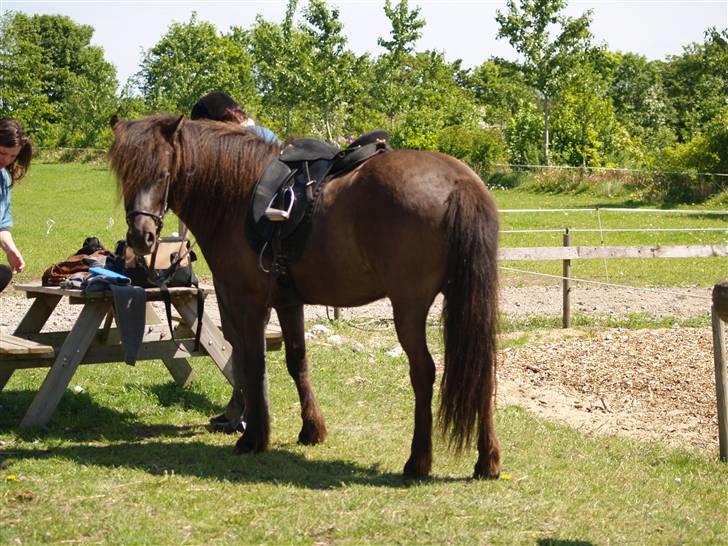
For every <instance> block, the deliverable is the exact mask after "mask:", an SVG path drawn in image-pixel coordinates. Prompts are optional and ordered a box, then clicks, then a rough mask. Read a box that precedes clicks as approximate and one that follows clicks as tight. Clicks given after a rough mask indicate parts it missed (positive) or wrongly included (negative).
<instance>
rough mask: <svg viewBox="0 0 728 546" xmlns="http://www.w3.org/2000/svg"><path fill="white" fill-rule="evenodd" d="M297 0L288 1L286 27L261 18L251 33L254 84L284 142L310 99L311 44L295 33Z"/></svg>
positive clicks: (301, 128) (284, 23)
mask: <svg viewBox="0 0 728 546" xmlns="http://www.w3.org/2000/svg"><path fill="white" fill-rule="evenodd" d="M297 5H298V0H288V5H287V8H286V16H285V19H284V20H283V23H280V24H279V23H272V22H269V21H266V20H265V19H263V18H262V17H261V16H260V15H259V16H258V17H257V18H256V20H255V21H256V22H255V25H254V26H253V28H252V29H251V30H250V42H249V51H250V53H251V55H252V57H253V59H254V60H255V63H254V67H253V71H254V74H255V82H256V85H257V88H258V92H259V93H260V96H261V99H262V101H263V109H264V110H265V112H266V113H267V115H268V117H269V119H270V121H271V122H272V123H271V125H272V126H273V127H274V128H275V129H277V130H278V131H279V132H282V134H283V137H284V138H288V137H289V136H291V135H292V134H293V133H294V131H302V132H303V131H305V128H304V127H303V126H300V127H294V123H295V114H296V111H297V109H299V108H300V107H301V106H302V105H303V104H305V102H306V100H307V98H308V86H309V82H310V78H311V58H312V55H313V53H312V50H313V48H312V43H311V39H310V37H309V36H308V35H306V34H305V33H303V32H301V31H299V30H298V29H296V27H295V25H294V22H293V18H294V16H295V13H296V6H297Z"/></svg>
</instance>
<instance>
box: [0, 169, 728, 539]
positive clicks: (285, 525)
mask: <svg viewBox="0 0 728 546" xmlns="http://www.w3.org/2000/svg"><path fill="white" fill-rule="evenodd" d="M496 198H497V200H498V204H499V207H500V208H501V209H506V208H534V207H539V208H541V207H551V208H556V207H567V208H571V207H593V206H596V205H599V206H607V205H611V206H619V205H620V202H619V201H618V200H616V199H615V200H612V201H609V202H606V201H605V200H604V199H601V198H595V197H589V196H584V195H581V196H561V197H553V196H540V195H533V194H526V193H519V192H516V191H497V192H496ZM14 212H15V218H16V221H17V228H16V230H15V233H16V239H17V240H18V243H19V245H20V247H21V248H22V249H23V250H24V254H25V257H26V260H27V261H28V263H29V266H28V272H27V273H26V274H24V275H23V276H22V277H21V280H25V281H31V280H36V279H38V278H39V276H40V274H41V272H42V270H43V269H44V268H45V267H47V265H49V264H50V263H51V262H53V261H57V260H59V259H61V258H63V257H65V256H67V255H68V254H70V253H72V252H73V251H74V250H75V249H76V248H78V247H79V246H80V245H81V242H82V241H83V239H84V238H85V237H87V236H89V235H96V236H98V237H100V238H101V240H102V241H103V242H104V243H105V244H107V246H111V245H112V244H113V242H114V241H116V240H117V239H120V238H122V237H123V234H124V231H125V227H124V222H123V210H122V208H121V207H120V206H118V205H117V201H116V195H115V186H114V183H113V180H112V178H111V176H110V175H109V173H108V171H107V170H106V169H105V168H103V167H99V166H93V165H42V164H38V165H34V166H33V168H32V169H31V174H30V177H29V178H28V179H27V180H26V181H23V183H21V184H19V185H18V187H17V188H16V190H15V191H14ZM554 214H556V215H559V216H553V217H552V216H550V215H546V214H538V215H513V216H511V215H508V214H504V215H503V218H502V224H503V228H504V229H523V228H525V227H528V228H542V229H547V228H548V229H550V228H559V227H564V226H566V225H568V226H569V227H579V226H589V227H593V225H594V217H593V213H578V214H573V213H568V215H567V214H565V213H554ZM614 214H615V216H609V218H610V221H614V222H617V218H616V217H617V216H619V214H618V213H614ZM110 218H113V219H114V222H113V225H111V222H110V221H109V219H110ZM49 219H52V220H54V221H55V223H54V224H52V227H51V229H50V232H48V224H47V220H49ZM601 219H602V222H603V224H606V222H607V216H606V214H604V215H602V218H601ZM621 221H622V222H625V223H626V222H631V224H629V225H639V224H638V219H637V217H636V216H634V215H627V214H624V216H622V218H621ZM645 221H650V222H652V223H653V224H654V225H660V226H664V227H681V226H682V227H687V226H693V225H700V226H719V225H720V223H721V222H723V220H722V219H716V218H714V217H713V216H711V215H705V216H701V217H699V218H688V217H683V216H678V215H659V216H648V217H646V220H645ZM169 225H174V222H171V223H169ZM610 225H611V224H610ZM614 225H619V224H616V223H615V224H614ZM579 237H581V236H579ZM612 237H614V239H613V238H612ZM616 237H617V236H616V235H614V236H612V235H609V237H608V238H607V240H606V241H605V242H606V244H650V243H649V242H646V241H645V239H644V237H649V236H648V235H646V234H635V233H633V234H629V235H624V236H619V237H620V239H617V238H616ZM662 237H663V236H662V235H661V236H660V238H661V241H660V242H661V243H662V244H689V242H690V241H695V240H697V239H695V238H697V237H699V238H700V242H701V244H704V243H707V242H715V243H723V242H725V235H724V234H712V235H710V238H709V237H708V236H707V235H700V236H697V235H696V236H694V237H693V238H692V239H691V236H689V235H686V234H675V235H670V236H669V238H670V240H669V241H668V240H666V239H667V238H668V235H665V236H664V237H665V239H662ZM502 240H503V244H505V245H508V246H538V245H559V244H560V236H558V235H557V236H553V235H548V234H538V235H530V236H527V237H526V236H520V235H504V236H503V239H502ZM596 241H597V242H596V243H594V242H593V240H590V241H589V242H587V241H586V240H585V242H581V241H579V240H578V239H577V240H576V241H574V244H599V240H598V239H596ZM633 263H634V262H633ZM515 265H522V266H523V267H524V268H529V269H537V268H539V267H542V268H543V269H540V270H544V271H549V268H550V267H551V265H549V264H546V265H544V264H534V263H529V264H515ZM688 265H689V266H690V274H689V275H688V274H687V271H688V267H687V266H688ZM724 265H725V260H724V259H722V258H718V259H712V260H695V261H694V263H693V262H691V263H690V264H679V263H678V261H677V260H641V261H639V264H635V265H632V264H630V262H629V261H627V260H622V261H619V262H618V261H616V260H612V261H610V262H609V264H608V266H609V268H610V270H612V271H613V272H614V271H616V270H617V268H618V267H619V269H620V270H621V269H622V268H627V272H625V275H627V273H629V274H630V276H629V278H625V279H624V280H623V282H625V283H629V284H632V283H634V284H663V285H673V284H674V285H688V284H694V285H704V286H709V285H710V284H712V283H714V282H715V280H716V278H720V277H721V276H722V275H721V274H720V271H721V269H722V268H723V266H724ZM578 267H579V268H581V267H582V266H581V265H579V266H578ZM583 267H584V268H585V269H584V270H583V272H582V270H581V269H577V266H575V267H574V270H575V273H574V274H575V275H577V274H578V275H582V274H583V275H587V274H589V275H593V276H594V277H595V278H601V277H603V275H604V271H603V269H604V264H603V263H601V264H596V265H595V266H594V268H595V269H594V272H591V271H590V270H589V269H588V267H591V266H588V265H585V266H583ZM600 268H601V271H600ZM630 268H633V269H630ZM553 269H554V270H555V271H557V272H558V271H560V264H555V265H554V267H553ZM198 270H200V271H201V272H202V274H203V275H204V274H205V271H206V270H205V267H204V264H201V267H199V268H198ZM633 274H634V275H635V276H634V277H633V276H632V275H633ZM511 280H512V282H532V281H531V280H530V279H529V278H526V277H518V278H513V279H511ZM668 322H670V321H668ZM544 325H545V326H548V325H550V322H549V320H548V319H544V318H539V317H532V318H531V319H529V321H527V322H518V323H516V322H507V323H506V324H504V331H512V330H522V329H530V328H535V327H543V326H544ZM619 325H620V326H623V327H650V326H654V325H655V324H652V323H650V322H649V321H648V322H644V321H642V322H639V321H637V322H635V321H627V322H625V323H621V324H619ZM329 326H331V327H332V328H333V330H334V332H333V333H336V334H338V335H340V336H341V337H342V338H343V340H344V342H343V343H342V344H341V345H333V344H331V343H330V342H328V340H327V339H324V338H323V337H318V338H314V339H313V340H311V341H310V342H309V350H310V361H311V363H312V372H313V383H314V385H315V388H316V390H317V394H318V398H319V402H320V404H321V407H322V410H323V412H324V414H325V416H326V417H327V425H328V429H329V439H328V440H327V442H326V443H325V444H323V445H321V446H316V447H308V448H306V447H302V446H299V445H297V444H296V436H297V433H298V428H299V427H300V418H299V405H298V401H297V397H296V394H295V388H294V386H293V383H292V381H291V379H290V378H289V377H288V375H287V372H286V368H285V363H284V361H283V356H282V354H281V353H280V352H274V353H269V373H270V378H269V379H270V398H271V407H272V410H271V413H272V420H273V422H272V427H273V432H272V447H271V450H270V452H268V453H266V454H263V455H257V456H234V455H233V454H232V446H233V444H234V441H235V439H236V438H235V437H230V436H224V435H220V434H212V433H210V432H208V431H207V430H206V428H205V424H206V423H207V419H208V418H209V417H210V416H211V415H213V414H215V413H217V412H219V411H220V410H221V409H222V408H223V406H224V404H225V403H226V401H227V398H228V396H229V393H230V389H229V386H228V385H227V384H226V383H225V381H224V379H223V377H222V375H221V374H220V373H219V371H217V369H216V368H215V366H214V364H213V363H212V362H211V361H210V360H209V359H206V358H199V359H193V362H192V365H193V366H194V368H195V370H196V372H197V374H198V376H199V377H200V380H199V381H198V382H197V383H195V384H194V385H192V386H191V387H190V388H187V389H181V388H178V387H177V386H175V384H174V383H173V381H172V380H171V378H170V376H169V374H168V373H167V371H166V369H165V367H164V366H163V364H162V363H161V362H156V361H151V362H140V363H138V364H137V366H136V367H129V366H126V365H124V364H115V365H107V366H86V367H82V368H81V369H80V370H79V372H78V373H77V374H76V375H75V376H74V378H73V380H72V382H71V385H70V388H69V389H68V390H67V392H66V394H65V395H64V397H63V399H62V401H61V404H60V406H59V408H58V410H57V412H56V413H55V415H54V417H53V418H52V419H51V421H50V423H49V425H48V427H47V428H46V429H43V430H33V431H20V430H19V429H18V428H17V423H18V422H19V421H20V419H21V418H22V415H23V414H24V412H25V410H26V409H27V407H28V405H29V404H30V401H31V400H32V397H33V396H34V393H35V391H36V389H37V387H38V385H39V384H40V382H41V381H42V378H43V372H41V371H19V372H17V373H15V374H14V375H13V377H12V378H11V380H10V382H9V383H8V385H7V387H6V388H5V390H4V391H3V392H2V393H0V544H14V543H23V544H27V543H31V544H38V543H49V542H50V543H82V544H92V543H119V544H183V543H189V544H203V543H204V544H236V543H239V544H260V543H263V544H395V543H404V544H414V543H423V544H432V543H448V544H487V543H497V544H539V545H545V544H584V545H586V544H604V543H617V544H725V543H728V525H726V521H727V520H726V514H728V465H726V464H723V463H720V462H718V461H717V460H716V459H717V457H716V454H715V453H705V452H700V451H687V450H675V449H669V448H667V447H665V446H662V445H659V444H655V443H647V442H638V441H633V440H627V439H624V438H619V437H612V436H586V435H583V434H580V433H578V432H576V431H574V430H572V429H569V428H566V427H562V426H558V425H555V424H552V423H549V422H547V421H544V420H542V419H539V418H536V417H534V416H532V415H531V414H529V413H527V412H525V411H524V410H522V409H520V408H517V407H500V408H499V409H498V410H497V412H496V415H497V429H498V433H499V437H500V440H501V445H502V451H503V461H504V469H505V471H506V473H505V474H504V476H503V479H500V480H497V481H489V482H476V481H472V480H470V479H469V476H470V475H471V473H472V466H473V464H474V462H475V453H474V452H473V451H466V452H465V453H464V454H463V455H462V456H461V457H459V458H458V457H455V456H454V455H453V454H452V453H450V452H448V451H447V450H446V449H445V441H444V440H442V439H440V438H436V439H435V461H434V465H433V477H432V479H430V480H426V481H421V482H407V481H405V480H403V479H402V478H401V475H400V473H401V470H402V467H403V465H404V462H405V460H406V458H407V455H408V452H409V443H410V439H411V433H412V415H413V397H412V392H411V388H410V385H409V378H408V372H407V362H406V360H405V358H404V357H401V356H400V357H393V356H390V354H389V351H390V350H391V349H392V348H393V347H395V346H396V343H397V342H396V337H395V334H394V329H393V327H392V325H391V322H389V321H381V322H366V323H364V322H358V323H340V324H338V325H333V326H332V325H329ZM599 326H613V324H604V325H599ZM429 339H430V345H431V349H432V352H433V354H435V355H439V354H441V352H442V348H441V340H440V335H439V333H438V332H437V330H436V329H435V327H434V325H432V328H431V331H430V335H429ZM435 358H436V359H438V358H439V357H438V356H436V357H435Z"/></svg>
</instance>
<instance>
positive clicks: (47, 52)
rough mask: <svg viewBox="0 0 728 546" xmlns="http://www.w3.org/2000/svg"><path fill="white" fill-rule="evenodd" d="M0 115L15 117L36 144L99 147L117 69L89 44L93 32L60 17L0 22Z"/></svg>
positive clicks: (13, 16) (18, 16)
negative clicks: (0, 69)
mask: <svg viewBox="0 0 728 546" xmlns="http://www.w3.org/2000/svg"><path fill="white" fill-rule="evenodd" d="M0 31H1V33H0V66H2V67H3V70H2V71H1V72H0V87H2V89H3V96H2V98H0V116H10V117H17V118H19V119H20V120H21V121H22V122H23V123H24V124H25V125H26V129H27V130H28V132H29V133H30V134H31V135H32V136H33V138H34V141H35V142H36V144H40V145H43V146H98V145H100V144H101V143H103V141H104V135H103V127H104V126H105V125H106V123H107V121H108V119H109V117H110V115H111V113H112V112H113V111H114V110H115V109H116V97H115V92H116V85H117V83H116V69H115V68H114V67H113V65H111V64H110V63H108V62H107V61H106V60H105V59H104V56H103V52H102V50H101V49H100V48H98V47H96V46H92V45H90V43H91V37H92V36H93V32H94V31H93V28H91V27H90V26H88V25H79V24H76V23H74V22H73V21H72V20H71V19H70V18H68V17H64V16H60V15H33V16H28V15H25V14H23V13H13V12H6V13H5V14H3V16H2V19H1V20H0Z"/></svg>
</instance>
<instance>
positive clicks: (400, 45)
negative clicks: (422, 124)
mask: <svg viewBox="0 0 728 546" xmlns="http://www.w3.org/2000/svg"><path fill="white" fill-rule="evenodd" d="M384 13H385V14H386V16H387V18H388V19H389V21H390V23H391V25H392V28H391V31H390V39H389V40H385V39H384V38H378V39H377V44H379V45H380V46H381V47H383V48H384V49H385V53H384V54H383V55H381V56H380V57H379V59H378V60H377V63H376V65H375V72H376V80H375V82H374V83H375V85H374V87H373V88H372V91H371V92H372V95H373V97H374V100H375V101H376V102H377V103H379V105H380V107H381V108H383V109H384V112H385V114H386V116H387V118H388V120H389V127H390V129H391V128H393V127H394V125H395V121H396V118H397V116H399V115H400V114H401V113H402V112H403V111H405V110H406V105H407V104H408V102H409V100H410V93H411V91H412V90H413V89H414V88H415V81H414V80H415V79H416V78H417V76H416V75H414V76H413V75H412V72H413V71H412V66H411V61H412V55H411V52H412V50H413V49H414V46H415V43H416V42H417V40H418V39H419V38H420V36H421V35H422V33H421V32H420V29H421V28H422V27H424V26H425V21H424V19H421V18H420V16H419V14H420V8H414V9H412V10H410V9H409V6H408V2H407V0H400V1H399V2H398V3H397V5H396V6H395V7H392V3H391V0H386V1H385V3H384Z"/></svg>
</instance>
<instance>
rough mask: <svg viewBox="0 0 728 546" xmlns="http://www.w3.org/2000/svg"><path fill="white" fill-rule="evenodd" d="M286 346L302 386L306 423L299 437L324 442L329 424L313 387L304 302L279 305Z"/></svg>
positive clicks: (288, 363) (295, 377)
mask: <svg viewBox="0 0 728 546" xmlns="http://www.w3.org/2000/svg"><path fill="white" fill-rule="evenodd" d="M276 313H277V314H278V320H279V321H280V323H281V330H282V331H283V341H284V343H285V348H286V366H287V368H288V373H289V374H291V377H292V378H293V381H294V382H295V383H296V389H297V390H298V399H299V400H300V402H301V419H302V421H303V425H302V426H301V432H300V433H299V434H298V441H299V442H300V443H302V444H304V445H312V444H320V443H321V442H323V441H324V440H325V439H326V424H325V422H324V418H323V416H322V415H321V412H320V410H319V407H318V404H317V403H316V397H315V396H314V393H313V388H312V387H311V381H310V379H309V373H308V359H307V358H306V341H305V336H304V324H303V305H300V304H291V305H286V306H279V307H276Z"/></svg>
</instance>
